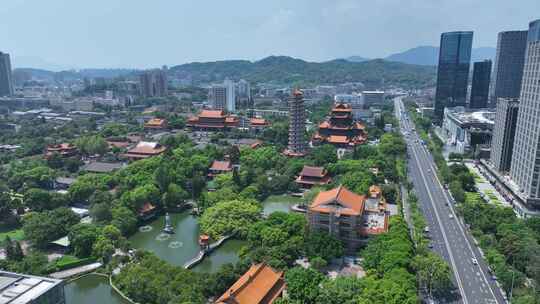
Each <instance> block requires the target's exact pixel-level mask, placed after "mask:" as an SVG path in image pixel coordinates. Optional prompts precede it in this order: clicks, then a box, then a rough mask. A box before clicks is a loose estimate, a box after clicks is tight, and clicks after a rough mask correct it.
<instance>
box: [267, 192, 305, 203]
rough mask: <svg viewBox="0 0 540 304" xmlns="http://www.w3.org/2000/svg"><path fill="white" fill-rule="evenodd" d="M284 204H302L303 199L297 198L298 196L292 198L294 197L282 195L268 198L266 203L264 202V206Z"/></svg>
mask: <svg viewBox="0 0 540 304" xmlns="http://www.w3.org/2000/svg"><path fill="white" fill-rule="evenodd" d="M282 202H287V203H294V204H295V203H300V202H302V198H301V197H296V196H292V195H286V194H282V195H270V196H269V197H268V198H266V199H265V200H264V201H263V205H264V204H265V203H282Z"/></svg>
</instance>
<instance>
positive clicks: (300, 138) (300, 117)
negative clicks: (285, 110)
mask: <svg viewBox="0 0 540 304" xmlns="http://www.w3.org/2000/svg"><path fill="white" fill-rule="evenodd" d="M305 132H306V111H305V108H304V93H302V91H300V90H294V91H293V93H292V96H291V97H290V99H289V145H288V146H287V149H286V150H285V151H284V152H283V153H284V154H285V155H287V156H291V157H298V156H304V155H306V154H307V144H306V140H305V139H304V133H305Z"/></svg>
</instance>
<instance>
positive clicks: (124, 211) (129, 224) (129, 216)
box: [111, 206, 137, 235]
mask: <svg viewBox="0 0 540 304" xmlns="http://www.w3.org/2000/svg"><path fill="white" fill-rule="evenodd" d="M111 211H112V221H111V224H112V225H113V226H115V227H116V228H118V229H119V230H120V231H122V234H123V235H128V234H130V233H132V232H133V231H135V229H136V228H137V217H136V216H135V213H133V211H131V210H129V209H128V208H127V207H125V206H115V207H113V208H112V210H111Z"/></svg>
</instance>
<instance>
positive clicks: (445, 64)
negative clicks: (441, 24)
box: [435, 32, 473, 124]
mask: <svg viewBox="0 0 540 304" xmlns="http://www.w3.org/2000/svg"><path fill="white" fill-rule="evenodd" d="M472 40H473V32H447V33H442V34H441V42H440V48H439V64H438V67H437V86H436V92H435V121H436V122H438V123H439V124H440V123H441V122H442V120H443V116H444V108H445V107H456V106H465V105H466V99H467V84H468V81H469V65H470V61H471V49H472Z"/></svg>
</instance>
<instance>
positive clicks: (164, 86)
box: [139, 69, 169, 97]
mask: <svg viewBox="0 0 540 304" xmlns="http://www.w3.org/2000/svg"><path fill="white" fill-rule="evenodd" d="M139 81H140V94H141V96H143V97H165V96H167V95H168V93H169V92H168V85H169V84H168V80H167V70H166V69H156V70H150V71H145V72H143V73H142V74H141V75H139Z"/></svg>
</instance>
